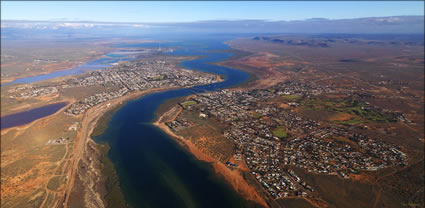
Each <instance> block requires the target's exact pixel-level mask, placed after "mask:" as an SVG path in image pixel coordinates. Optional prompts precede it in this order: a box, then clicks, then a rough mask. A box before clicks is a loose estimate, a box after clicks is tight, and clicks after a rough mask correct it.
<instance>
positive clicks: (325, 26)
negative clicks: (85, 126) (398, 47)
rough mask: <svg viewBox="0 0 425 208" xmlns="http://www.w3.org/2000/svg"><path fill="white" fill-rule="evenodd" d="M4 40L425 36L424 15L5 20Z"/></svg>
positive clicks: (3, 21)
mask: <svg viewBox="0 0 425 208" xmlns="http://www.w3.org/2000/svg"><path fill="white" fill-rule="evenodd" d="M1 28H2V33H1V35H2V38H10V37H12V36H13V35H17V33H18V32H23V31H28V30H31V31H32V32H33V33H34V32H35V33H37V32H42V31H47V30H48V31H50V32H54V33H56V34H60V33H64V34H68V35H69V34H70V33H73V34H74V35H75V33H78V32H79V31H84V33H86V34H103V33H105V34H120V33H121V34H131V35H136V34H152V33H161V32H168V33H170V32H171V33H187V32H189V33H223V34H226V33H263V34H264V33H313V34H321V33H345V34H424V16H392V17H368V18H357V19H337V20H330V19H324V18H313V19H307V20H295V21H269V20H210V21H198V22H186V23H172V22H170V23H139V22H94V21H65V20H57V21H26V20H2V21H1Z"/></svg>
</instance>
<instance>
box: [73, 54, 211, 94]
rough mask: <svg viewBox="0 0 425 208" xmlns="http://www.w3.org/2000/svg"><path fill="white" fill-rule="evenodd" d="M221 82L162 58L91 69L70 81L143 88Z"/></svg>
mask: <svg viewBox="0 0 425 208" xmlns="http://www.w3.org/2000/svg"><path fill="white" fill-rule="evenodd" d="M214 82H217V77H216V76H215V75H212V74H202V73H197V72H193V71H190V70H184V69H178V68H176V67H175V65H172V64H169V63H166V62H165V61H160V60H151V61H135V62H130V63H123V64H119V65H117V66H115V67H114V68H113V69H110V70H99V71H93V72H89V74H88V76H86V77H83V78H76V79H72V80H70V81H69V83H68V84H67V85H77V86H92V85H101V86H118V87H120V88H127V89H128V90H143V89H149V88H157V87H164V86H167V87H172V86H189V85H196V84H210V83H214Z"/></svg>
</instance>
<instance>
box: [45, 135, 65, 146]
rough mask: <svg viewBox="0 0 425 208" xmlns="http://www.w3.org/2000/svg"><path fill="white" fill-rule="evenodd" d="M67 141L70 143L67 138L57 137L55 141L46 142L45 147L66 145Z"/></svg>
mask: <svg viewBox="0 0 425 208" xmlns="http://www.w3.org/2000/svg"><path fill="white" fill-rule="evenodd" d="M69 141H70V139H69V137H67V138H63V137H59V138H56V139H49V141H47V142H46V145H57V144H66V143H68V142H69Z"/></svg>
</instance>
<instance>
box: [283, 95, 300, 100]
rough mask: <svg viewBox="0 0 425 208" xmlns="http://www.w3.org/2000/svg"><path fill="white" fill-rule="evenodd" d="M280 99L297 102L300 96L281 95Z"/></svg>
mask: <svg viewBox="0 0 425 208" xmlns="http://www.w3.org/2000/svg"><path fill="white" fill-rule="evenodd" d="M282 97H283V98H285V99H286V100H297V99H298V98H300V96H298V95H283V96H282Z"/></svg>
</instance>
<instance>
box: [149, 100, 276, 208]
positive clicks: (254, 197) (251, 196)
mask: <svg viewBox="0 0 425 208" xmlns="http://www.w3.org/2000/svg"><path fill="white" fill-rule="evenodd" d="M174 108H175V107H172V108H171V109H169V110H168V111H166V112H165V113H163V114H162V115H161V116H160V117H159V118H158V119H157V120H156V121H155V122H153V123H152V124H153V125H154V126H156V127H158V128H159V129H161V131H163V132H164V133H166V134H167V135H169V136H170V137H171V138H173V139H174V141H176V142H177V143H178V144H179V145H181V146H182V147H183V148H184V149H186V150H187V151H188V152H189V153H191V154H192V155H193V156H195V158H197V159H198V160H201V161H204V162H207V163H210V164H211V166H212V168H213V169H214V172H215V173H216V174H218V175H220V176H222V177H223V178H224V179H225V181H226V182H227V183H228V184H229V185H230V186H231V187H232V188H233V189H234V190H235V191H236V192H237V193H239V194H241V196H242V197H243V198H245V199H247V200H249V201H253V202H255V203H256V204H258V205H261V206H263V207H269V205H268V204H267V202H266V201H265V199H264V198H263V197H262V196H261V195H260V194H259V193H258V192H257V190H256V189H255V188H254V187H253V186H252V185H249V184H248V183H247V182H246V180H245V179H244V178H243V177H242V175H241V174H240V173H239V171H238V170H231V169H229V168H227V167H226V166H225V165H224V164H223V163H221V162H219V161H218V160H216V159H215V158H213V157H211V156H209V155H207V154H205V153H203V152H202V151H201V150H200V149H199V148H198V147H196V145H195V144H193V143H192V142H191V141H189V140H187V139H185V138H184V137H182V136H179V135H177V134H175V133H174V132H172V131H171V129H170V128H168V126H166V125H165V121H163V119H164V117H165V116H167V114H169V113H173V111H174ZM180 112H181V109H179V112H178V113H177V114H176V115H175V116H174V118H173V119H169V120H174V119H175V117H177V116H178V114H180Z"/></svg>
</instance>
